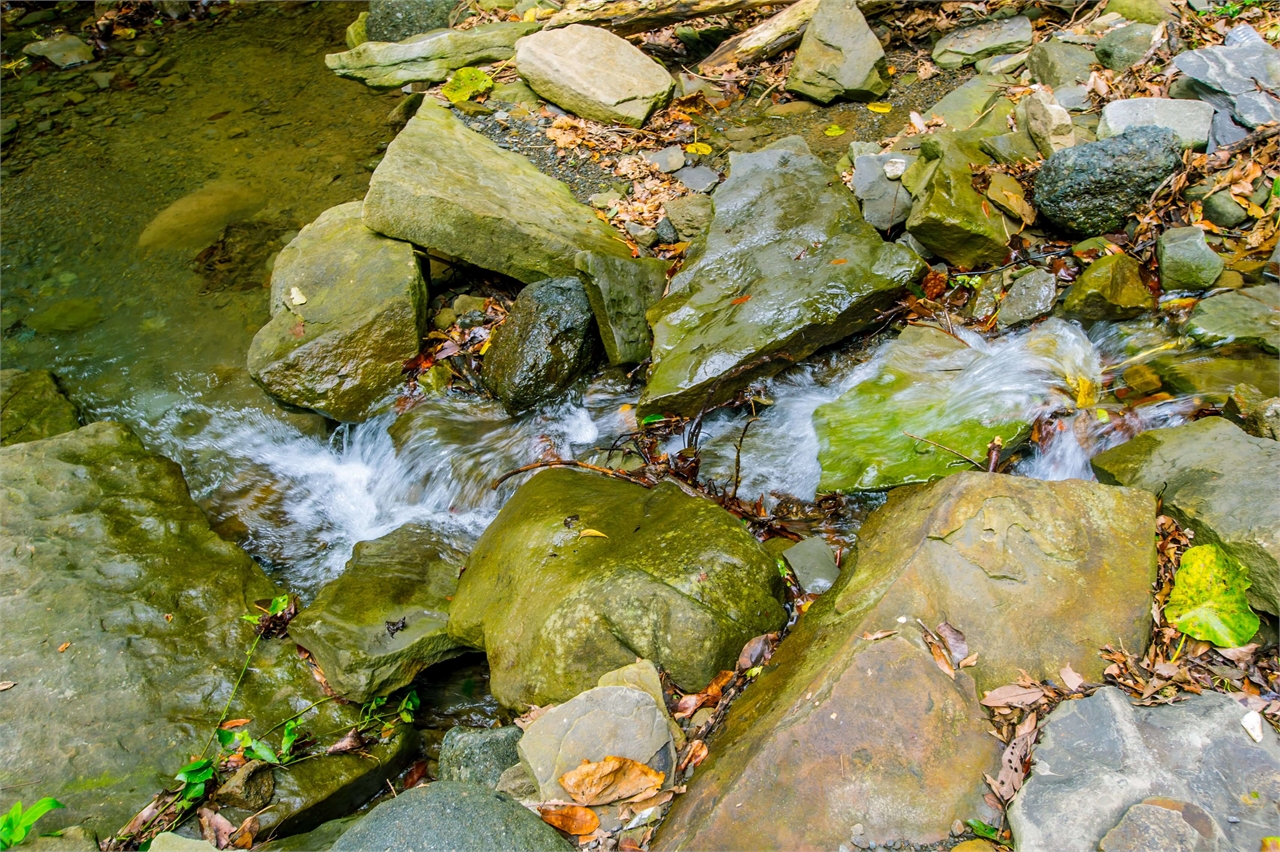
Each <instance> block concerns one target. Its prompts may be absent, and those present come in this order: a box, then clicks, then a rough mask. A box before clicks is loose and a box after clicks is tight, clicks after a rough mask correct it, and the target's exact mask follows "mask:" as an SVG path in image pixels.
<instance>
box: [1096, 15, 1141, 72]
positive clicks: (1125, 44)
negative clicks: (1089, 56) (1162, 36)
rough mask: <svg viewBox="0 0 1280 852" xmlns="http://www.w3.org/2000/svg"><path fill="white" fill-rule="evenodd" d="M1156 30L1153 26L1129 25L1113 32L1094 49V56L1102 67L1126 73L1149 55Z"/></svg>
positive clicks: (1099, 41)
mask: <svg viewBox="0 0 1280 852" xmlns="http://www.w3.org/2000/svg"><path fill="white" fill-rule="evenodd" d="M1155 34H1156V28H1155V27H1154V26H1152V25H1151V24H1128V25H1126V26H1123V27H1117V28H1116V29H1114V30H1111V31H1110V32H1108V33H1107V34H1106V35H1104V36H1103V37H1102V38H1100V39H1098V44H1097V46H1096V47H1094V49H1093V52H1094V55H1096V56H1097V57H1098V61H1099V62H1101V63H1102V67H1104V68H1109V69H1111V70H1112V71H1117V72H1119V71H1125V70H1127V69H1128V68H1130V67H1132V66H1133V65H1135V64H1137V63H1138V62H1141V61H1142V58H1143V57H1144V56H1146V55H1147V51H1149V50H1150V49H1151V40H1152V38H1154V37H1155Z"/></svg>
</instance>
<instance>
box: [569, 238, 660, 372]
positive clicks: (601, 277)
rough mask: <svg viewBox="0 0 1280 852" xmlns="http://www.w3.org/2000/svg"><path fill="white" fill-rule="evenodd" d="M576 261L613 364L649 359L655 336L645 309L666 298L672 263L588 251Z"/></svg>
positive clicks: (637, 362) (636, 362)
mask: <svg viewBox="0 0 1280 852" xmlns="http://www.w3.org/2000/svg"><path fill="white" fill-rule="evenodd" d="M576 263H577V265H578V271H579V272H581V273H582V280H583V282H584V284H585V286H586V288H587V299H588V301H590V302H591V311H592V313H594V314H595V317H596V324H597V326H598V327H599V329H600V339H601V340H602V341H603V342H604V351H605V354H606V355H607V356H608V358H609V363H610V364H615V365H617V364H639V363H640V362H641V361H644V360H646V359H647V358H648V357H649V347H650V346H652V345H653V335H652V333H651V332H650V331H649V323H648V322H647V321H646V320H645V312H646V311H648V310H649V308H651V307H653V305H654V303H656V302H657V301H658V300H659V299H661V298H662V291H663V290H664V289H666V286H667V269H668V268H670V262H669V261H665V260H658V259H656V258H638V259H634V260H633V259H631V258H625V257H609V256H606V255H601V254H596V253H595V252H588V251H584V252H582V253H580V254H579V255H578V258H577V261H576Z"/></svg>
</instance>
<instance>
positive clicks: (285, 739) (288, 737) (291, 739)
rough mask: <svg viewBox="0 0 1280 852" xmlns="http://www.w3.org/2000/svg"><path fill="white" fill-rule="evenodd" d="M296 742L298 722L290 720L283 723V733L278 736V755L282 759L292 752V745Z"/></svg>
mask: <svg viewBox="0 0 1280 852" xmlns="http://www.w3.org/2000/svg"><path fill="white" fill-rule="evenodd" d="M297 741H298V720H297V719H290V720H289V721H287V722H285V723H284V733H283V734H281V736H280V755H281V756H282V757H283V756H285V755H287V754H290V753H291V752H292V751H293V744H294V743H296V742H297Z"/></svg>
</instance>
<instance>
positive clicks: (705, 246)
mask: <svg viewBox="0 0 1280 852" xmlns="http://www.w3.org/2000/svg"><path fill="white" fill-rule="evenodd" d="M729 162H730V172H729V177H728V179H727V180H726V181H725V182H724V183H723V184H722V185H721V186H720V188H719V189H718V190H717V191H716V195H715V218H714V219H713V220H712V223H711V229H710V230H709V231H708V233H707V236H706V240H705V242H703V243H700V244H699V245H698V246H695V252H694V254H695V255H696V256H691V257H690V258H689V260H687V261H686V263H685V267H684V269H683V270H682V271H681V272H680V273H679V274H678V275H676V276H675V278H673V279H672V281H671V286H670V288H669V291H668V295H667V296H666V297H665V298H664V299H662V301H660V302H658V303H657V304H656V305H654V306H653V307H652V308H651V309H650V310H649V325H650V327H651V328H652V329H653V338H654V344H653V366H652V367H651V368H650V370H649V378H648V385H647V386H646V387H645V390H644V393H643V395H642V396H641V398H640V405H639V407H638V408H639V413H640V416H641V417H643V416H645V415H647V414H650V413H664V412H672V413H678V414H686V415H694V414H697V413H698V411H700V410H701V409H702V408H703V407H704V406H708V405H715V404H716V403H719V402H723V401H724V400H726V399H729V398H730V397H732V396H733V394H734V393H736V392H737V391H738V390H739V389H740V388H743V387H745V386H746V385H748V384H749V383H750V382H752V381H753V380H755V379H757V378H759V377H761V376H766V375H771V374H772V373H776V372H777V371H779V370H781V369H782V368H784V367H786V366H788V365H789V364H791V363H794V362H796V361H799V360H800V359H802V358H805V357H807V356H808V355H810V354H811V353H813V352H815V351H816V350H818V349H819V348H821V347H823V346H826V345H828V344H831V343H834V342H835V341H837V340H841V339H843V338H845V337H847V336H848V335H850V334H852V333H853V332H855V331H860V330H862V329H864V328H866V327H867V326H869V325H870V324H871V323H872V322H874V321H875V318H876V316H878V315H879V313H880V312H881V311H883V310H885V309H887V308H889V307H890V306H891V305H893V304H894V302H895V301H896V300H897V299H898V298H900V297H901V296H902V294H903V293H904V292H905V291H906V286H907V284H909V283H910V282H912V281H914V280H916V279H917V278H918V277H919V276H920V274H921V273H922V272H923V269H924V264H923V263H922V262H921V261H920V259H919V258H918V257H917V256H916V255H915V254H914V253H913V252H911V251H910V250H908V249H905V248H903V247H901V246H898V245H894V244H892V243H885V242H884V241H883V240H882V239H881V238H880V235H879V234H878V233H876V230H875V229H874V228H873V227H871V225H869V224H867V223H866V222H865V221H863V220H862V216H861V214H860V213H859V212H858V206H857V202H856V201H855V200H854V198H853V197H852V196H851V195H850V194H849V193H848V192H847V191H845V189H844V187H842V186H840V185H839V183H838V182H835V183H834V184H833V177H832V173H831V167H830V166H828V165H827V164H825V163H823V162H822V161H821V160H819V159H818V158H817V157H815V156H813V155H812V154H811V153H809V149H808V146H806V145H805V144H804V142H803V141H802V140H800V139H798V138H796V137H790V138H788V139H783V140H781V141H780V142H776V143H774V144H772V145H770V146H769V147H767V148H764V149H762V150H760V151H755V152H753V153H750V154H737V153H734V154H730V155H729ZM815 244H817V245H815Z"/></svg>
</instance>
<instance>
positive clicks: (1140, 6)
mask: <svg viewBox="0 0 1280 852" xmlns="http://www.w3.org/2000/svg"><path fill="white" fill-rule="evenodd" d="M1107 12H1108V13H1114V14H1117V15H1119V16H1120V17H1122V18H1124V19H1125V20H1126V21H1136V22H1137V23H1140V24H1160V23H1163V22H1165V21H1174V20H1177V18H1178V12H1177V10H1176V9H1175V8H1174V7H1173V4H1172V3H1170V2H1169V0H1107Z"/></svg>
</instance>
